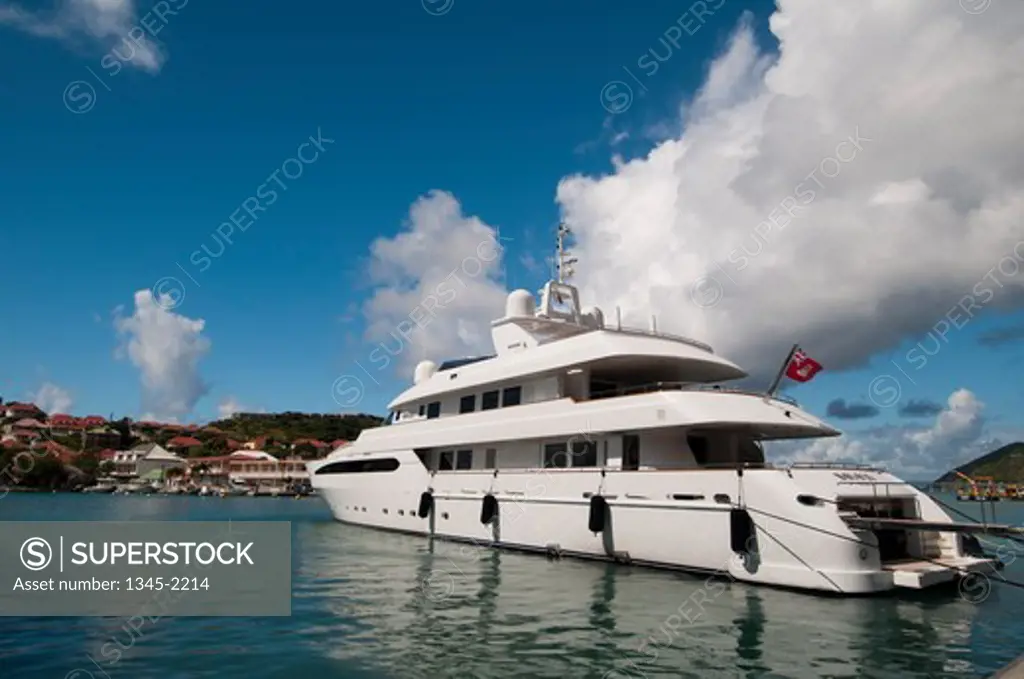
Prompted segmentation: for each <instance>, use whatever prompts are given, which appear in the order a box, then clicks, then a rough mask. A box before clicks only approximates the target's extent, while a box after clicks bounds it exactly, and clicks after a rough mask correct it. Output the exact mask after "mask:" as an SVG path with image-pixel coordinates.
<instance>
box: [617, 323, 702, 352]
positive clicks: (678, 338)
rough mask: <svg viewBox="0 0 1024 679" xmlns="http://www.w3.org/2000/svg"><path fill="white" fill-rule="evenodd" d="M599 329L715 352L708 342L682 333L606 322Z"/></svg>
mask: <svg viewBox="0 0 1024 679" xmlns="http://www.w3.org/2000/svg"><path fill="white" fill-rule="evenodd" d="M601 329H602V330H607V331H608V332H617V333H621V334H623V335H642V336H645V337H660V338H662V339H669V340H673V341H675V342H681V343H683V344H688V345H689V346H691V347H696V348H697V349H701V350H702V351H706V352H708V353H709V354H713V353H715V351H714V349H712V348H711V345H709V344H705V343H704V342H698V341H697V340H695V339H690V338H689V337H683V336H682V335H674V334H672V333H670V332H662V331H661V330H648V329H645V328H630V327H627V326H624V325H617V326H616V325H607V324H606V325H605V326H604V327H603V328H601Z"/></svg>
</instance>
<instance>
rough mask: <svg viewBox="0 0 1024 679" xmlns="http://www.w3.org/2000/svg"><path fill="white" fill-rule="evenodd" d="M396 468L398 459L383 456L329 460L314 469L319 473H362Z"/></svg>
mask: <svg viewBox="0 0 1024 679" xmlns="http://www.w3.org/2000/svg"><path fill="white" fill-rule="evenodd" d="M396 469H398V460H396V459H395V458H393V457H385V458H381V459H377V460H345V461H344V462H331V463H330V464H325V465H324V466H323V467H320V468H319V469H317V470H316V473H317V474H318V475H319V474H364V473H367V472H393V471H395V470H396Z"/></svg>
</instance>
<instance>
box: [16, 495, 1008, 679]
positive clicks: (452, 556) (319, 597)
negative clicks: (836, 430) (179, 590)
mask: <svg viewBox="0 0 1024 679" xmlns="http://www.w3.org/2000/svg"><path fill="white" fill-rule="evenodd" d="M55 502H58V500H55V499H54V498H51V497H49V496H47V497H23V498H21V497H19V498H7V499H5V500H4V502H3V505H2V506H0V513H2V514H3V518H5V519H7V520H28V519H36V518H60V517H70V516H74V517H75V518H76V519H82V520H102V519H111V518H122V519H124V518H135V519H137V518H158V517H159V518H165V519H166V518H173V519H180V520H200V519H205V520H223V519H226V518H232V519H234V520H267V519H271V520H273V519H278V520H291V521H292V522H293V523H292V529H293V552H292V553H293V564H294V569H295V570H294V577H293V583H294V585H293V589H294V598H293V605H292V616H291V617H281V618H166V619H163V618H162V619H160V620H159V621H157V622H155V623H154V624H152V625H150V624H148V623H147V625H146V626H145V627H144V628H143V630H142V631H143V634H142V635H141V636H139V637H138V638H137V639H135V641H134V643H133V645H132V646H131V648H130V649H128V650H126V651H125V652H124V655H123V657H122V658H121V659H120V661H119V662H118V663H117V664H116V665H115V666H113V667H105V668H104V669H109V670H110V674H109V677H110V679H121V678H122V677H131V678H132V679H135V678H136V677H139V678H142V679H146V678H148V677H160V679H204V678H209V679H236V678H242V679H293V678H294V677H309V678H310V679H314V678H315V679H320V678H321V677H322V678H324V679H331V678H333V677H345V678H346V679H348V678H355V679H359V678H365V679H392V678H406V677H409V678H412V677H430V678H431V679H433V678H434V677H459V678H460V679H461V678H463V677H581V678H582V677H587V678H590V677H593V678H595V679H600V678H602V677H606V678H607V679H613V678H614V679H621V678H622V677H629V678H631V679H640V678H644V677H692V678H698V677H699V678H703V677H723V678H724V677H729V678H730V679H734V678H735V677H744V678H748V677H749V678H751V679H752V678H754V677H759V678H762V677H786V678H787V679H802V678H803V677H815V678H817V677H822V676H824V677H868V678H872V677H877V678H881V677H886V678H888V677H893V676H899V677H984V676H988V675H990V674H991V673H992V672H994V671H995V670H996V669H998V668H999V667H1000V666H1001V665H1003V664H1005V663H1007V662H1009V661H1010V660H1012V659H1013V658H1014V656H1015V655H1016V654H1017V653H1019V652H1020V651H1021V650H1024V624H1022V623H1021V621H1020V620H1019V619H1018V612H1019V611H1020V610H1022V609H1024V593H1022V591H1021V590H1020V589H1014V588H1012V587H1009V586H996V587H995V588H994V589H993V590H992V594H991V596H990V597H989V599H988V600H986V601H985V602H984V603H982V604H981V605H974V604H971V603H968V602H966V601H964V600H962V599H959V598H958V597H957V596H956V594H955V592H952V593H950V592H947V593H945V594H921V595H918V596H909V597H908V596H904V597H903V598H892V597H882V598H877V597H874V598H859V599H841V598H835V597H831V598H829V597H820V596H810V595H804V594H798V593H793V592H787V591H782V590H775V589H768V588H763V587H747V586H743V585H726V584H724V582H723V581H722V579H721V578H718V579H712V580H709V579H707V578H695V577H687V576H681V575H674V574H669V573H662V572H657V571H650V570H646V569H639V568H635V569H634V568H626V567H620V566H615V565H607V564H595V563H585V562H579V561H572V560H566V561H560V562H559V561H548V560H546V559H544V558H542V557H535V556H524V555H519V554H513V553H508V552H497V551H493V550H490V549H486V548H482V547H474V546H472V545H462V546H459V545H452V544H448V543H442V542H437V543H433V544H431V543H430V542H428V541H426V540H424V539H421V538H413V537H404V536H395V535H389V534H386V533H380V532H376V531H372V530H368V529H362V528H355V527H350V526H344V525H341V524H338V523H335V522H334V521H332V520H331V518H330V514H329V513H328V512H327V510H326V509H325V508H324V507H323V506H322V505H321V504H320V503H316V502H306V501H292V500H272V499H270V498H258V499H256V498H254V499H236V500H220V499H216V500H211V501H207V498H170V499H168V498H133V497H124V498H109V497H99V496H68V497H67V498H66V499H63V500H59V502H60V504H59V505H56V504H54V503H55ZM1021 509H1024V507H1022V508H1021ZM1022 556H1024V554H1022ZM1004 575H1005V576H1006V577H1007V578H1009V579H1011V580H1016V581H1024V558H1018V559H1015V560H1014V561H1013V562H1012V563H1010V565H1009V566H1008V567H1007V570H1006V571H1005V572H1004ZM123 624H124V620H123V619H118V618H108V619H103V618H78V619H75V618H4V617H2V616H0V677H3V679H21V678H22V677H24V678H25V679H34V678H35V677H52V678H53V679H63V678H65V677H67V676H68V674H69V672H70V671H72V670H74V669H75V668H86V670H87V671H92V673H93V676H95V677H96V679H102V677H103V675H102V674H100V672H99V671H98V670H97V668H96V667H94V666H93V665H91V664H89V662H90V661H89V659H88V657H87V654H91V655H92V656H94V657H95V654H96V652H97V649H99V648H101V647H102V644H104V643H107V642H109V641H110V639H111V638H112V636H114V635H116V634H123V633H122V632H119V630H121V628H122V625H123ZM72 676H77V679H89V675H85V674H82V675H72Z"/></svg>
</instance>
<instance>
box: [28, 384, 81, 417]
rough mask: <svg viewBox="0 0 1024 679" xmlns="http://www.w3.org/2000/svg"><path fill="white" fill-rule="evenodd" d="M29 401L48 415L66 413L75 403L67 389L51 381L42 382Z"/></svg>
mask: <svg viewBox="0 0 1024 679" xmlns="http://www.w3.org/2000/svg"><path fill="white" fill-rule="evenodd" d="M31 401H32V403H35V404H36V405H37V406H39V408H40V409H41V410H43V411H44V412H45V413H47V414H49V415H53V414H55V413H67V412H69V411H70V410H71V406H72V405H74V403H75V400H74V399H73V398H72V397H71V394H70V393H69V392H68V390H67V389H63V388H61V387H58V386H57V385H56V384H53V383H52V382H44V383H43V384H42V385H41V386H40V387H39V390H38V391H37V392H36V393H34V394H32V397H31Z"/></svg>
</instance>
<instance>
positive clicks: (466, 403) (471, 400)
mask: <svg viewBox="0 0 1024 679" xmlns="http://www.w3.org/2000/svg"><path fill="white" fill-rule="evenodd" d="M474 410H476V394H470V395H469V396H463V397H462V398H461V399H460V400H459V412H460V413H471V412H473V411H474Z"/></svg>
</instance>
